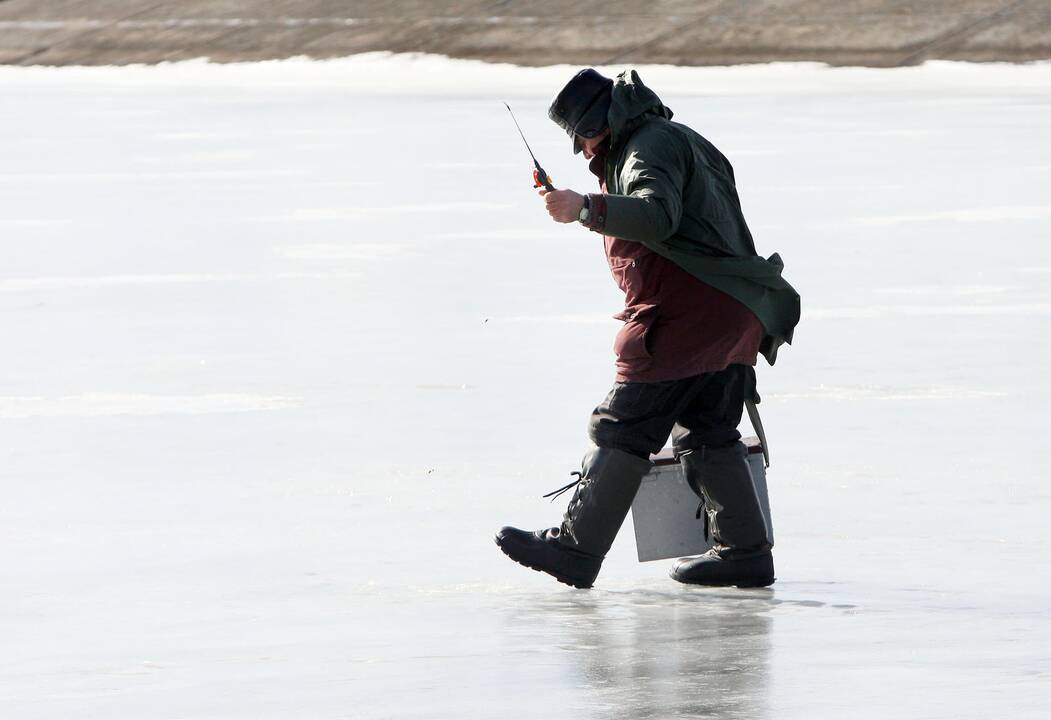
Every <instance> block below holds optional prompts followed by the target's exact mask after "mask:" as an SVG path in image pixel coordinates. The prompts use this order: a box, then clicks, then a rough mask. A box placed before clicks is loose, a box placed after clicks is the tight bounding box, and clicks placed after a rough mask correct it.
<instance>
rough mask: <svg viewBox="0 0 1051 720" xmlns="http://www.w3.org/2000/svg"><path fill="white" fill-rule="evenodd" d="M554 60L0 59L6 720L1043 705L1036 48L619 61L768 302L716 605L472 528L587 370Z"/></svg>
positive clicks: (601, 375) (597, 336) (573, 443)
mask: <svg viewBox="0 0 1051 720" xmlns="http://www.w3.org/2000/svg"><path fill="white" fill-rule="evenodd" d="M574 70H575V68H569V67H561V68H545V69H519V68H513V67H507V66H485V65H481V64H477V63H470V62H453V61H446V60H442V59H436V58H416V59H413V58H385V57H377V56H363V57H359V58H352V59H348V60H342V61H334V62H318V63H311V62H306V61H302V62H301V61H289V62H284V63H266V64H259V65H240V66H238V65H232V66H210V65H206V64H203V63H189V64H182V65H174V66H161V67H154V68H121V69H118V68H95V69H78V68H64V69H42V68H10V67H0V89H2V93H0V158H2V159H3V162H2V165H0V238H2V242H0V313H2V314H0V318H2V327H3V349H4V352H3V353H2V355H0V434H2V437H3V442H2V444H0V487H2V489H3V502H2V503H0V582H2V587H3V590H4V592H3V593H2V595H0V637H3V643H2V646H0V716H3V717H5V718H19V719H23V718H34V719H36V718H49V719H51V718H53V719H56V720H57V719H62V720H65V719H67V718H72V717H99V718H107V719H116V718H120V719H124V718H127V719H129V720H131V719H135V720H141V719H142V718H154V719H160V718H164V719H167V718H173V719H174V718H222V719H224V720H226V719H230V718H252V719H259V718H283V719H284V718H362V719H373V718H375V719H378V718H491V717H494V716H507V717H513V718H517V717H527V716H533V715H539V716H560V717H561V716H566V717H573V718H608V717H619V718H672V717H704V718H769V719H770V720H784V719H788V718H799V719H803V718H806V719H808V720H809V719H811V718H837V717H844V716H848V715H849V716H850V717H852V718H854V719H855V720H859V719H861V718H873V719H875V718H881V719H882V718H892V717H893V718H903V717H905V718H925V719H930V718H946V719H949V718H952V719H954V720H955V719H958V718H991V717H1011V718H1015V719H1020V718H1043V717H1046V715H1047V708H1048V707H1049V706H1051V616H1049V604H1051V562H1049V557H1051V541H1049V539H1048V532H1047V527H1048V522H1047V517H1048V514H1049V512H1051V490H1049V485H1048V483H1047V481H1046V477H1047V476H1046V474H1045V473H1046V472H1047V470H1046V468H1047V467H1048V466H1049V464H1051V450H1049V445H1051V444H1049V443H1048V442H1047V440H1046V438H1045V437H1044V435H1045V433H1046V432H1047V430H1048V426H1049V422H1048V407H1049V404H1051V379H1049V378H1048V373H1047V367H1048V360H1047V358H1048V355H1049V353H1051V333H1049V332H1048V331H1049V329H1051V322H1049V320H1051V289H1049V283H1051V249H1049V243H1051V203H1049V200H1051V197H1049V188H1051V140H1049V135H1048V131H1049V128H1051V65H1035V66H1028V67H1013V66H998V65H987V66H969V65H954V64H945V63H938V64H930V65H926V66H924V67H920V68H910V69H901V70H857V69H827V68H821V67H816V66H791V65H780V66H756V67H745V68H730V69H719V68H709V69H701V68H693V69H676V68H640V74H641V75H642V77H643V79H644V80H645V81H646V83H647V84H648V85H650V86H651V87H652V88H654V89H655V90H656V91H657V92H658V93H659V94H660V95H661V96H662V99H663V100H664V101H665V102H666V103H667V104H668V105H669V106H670V107H671V108H672V109H673V110H674V111H675V112H676V119H678V120H681V121H683V122H685V123H687V124H689V125H691V126H692V127H694V128H695V129H697V130H698V131H700V132H701V133H702V134H704V135H706V136H707V137H708V138H709V139H711V140H712V141H713V142H715V143H716V144H717V145H718V146H719V147H720V148H721V149H722V150H723V151H724V152H725V153H726V154H727V156H728V157H729V158H730V159H731V161H732V162H733V163H734V165H735V168H736V172H737V177H738V181H739V190H740V193H741V197H742V200H743V203H744V208H745V213H746V215H747V217H748V218H749V221H750V223H751V225H752V229H753V232H754V234H755V237H756V244H757V246H758V248H759V251H760V252H761V253H763V254H765V255H768V254H770V253H772V252H774V251H778V252H780V253H781V254H782V256H783V257H784V259H785V262H786V265H787V267H786V275H787V277H788V278H789V279H790V280H791V281H792V283H793V284H794V285H795V286H796V288H797V289H798V290H799V291H800V293H801V295H802V297H803V308H804V310H803V321H802V323H801V325H800V327H799V329H798V331H797V333H796V344H795V346H794V347H786V348H784V349H783V350H782V352H781V355H780V358H779V360H778V364H777V366H776V367H775V368H769V367H766V366H765V365H763V366H761V367H760V368H759V383H760V392H761V393H762V394H763V398H764V402H763V404H762V406H761V410H762V411H763V418H764V422H765V424H766V427H767V432H768V434H769V436H770V444H771V450H772V455H773V458H772V459H773V465H772V467H771V468H770V470H769V472H768V478H769V485H770V496H771V503H772V506H773V513H774V523H775V527H776V529H777V539H778V544H777V547H776V548H775V552H774V554H775V559H776V563H777V576H778V581H777V583H776V584H775V585H774V586H773V587H772V588H770V589H765V590H748V591H743V590H727V589H700V588H692V587H684V586H680V585H678V584H677V583H675V582H673V581H672V580H670V579H669V578H668V577H667V570H668V567H669V566H670V561H667V562H655V563H646V564H639V563H637V562H636V561H635V559H634V541H633V537H632V533H631V530H630V522H629V523H628V524H626V525H625V528H624V531H623V532H622V533H621V536H620V537H619V538H618V541H617V543H616V544H615V545H614V548H613V551H612V553H611V555H610V557H609V559H608V560H607V562H606V564H605V567H604V570H603V573H602V575H601V576H600V577H599V580H598V583H597V584H596V587H595V589H593V590H591V591H577V590H572V589H569V588H566V587H565V586H563V585H560V584H558V583H555V582H554V581H552V580H551V579H549V578H548V577H546V576H542V575H540V574H538V573H534V572H531V571H528V570H525V569H524V568H522V567H520V566H518V565H515V564H513V563H511V562H509V561H508V560H507V559H506V558H505V557H504V556H503V555H501V554H500V552H499V551H498V550H497V548H496V547H495V546H494V544H493V541H492V534H493V532H494V531H495V530H496V529H498V528H499V527H500V526H501V525H504V524H514V525H518V526H520V527H542V526H550V525H552V524H555V523H557V521H558V520H559V518H560V517H561V513H562V511H563V509H564V505H563V504H562V502H560V503H557V504H556V505H549V504H547V502H546V501H542V500H541V499H540V497H539V496H540V495H541V494H542V493H544V492H546V491H548V490H551V489H554V488H556V487H559V486H561V485H563V484H564V483H565V482H567V481H568V477H567V473H568V472H569V471H570V470H573V469H575V468H576V467H577V466H578V463H579V459H580V457H581V455H582V454H583V452H584V451H585V449H586V442H587V436H586V432H585V430H586V423H587V419H588V415H589V413H590V411H591V409H592V407H593V406H594V405H595V404H596V403H597V402H598V401H599V400H601V399H602V397H603V396H604V395H605V393H606V391H607V390H608V387H609V384H610V383H611V382H612V379H613V370H612V350H611V346H612V339H613V335H614V333H615V331H616V326H617V323H616V321H614V320H612V319H610V316H611V315H612V314H613V313H614V312H616V311H617V309H618V308H619V303H620V297H619V293H618V291H617V289H616V288H615V286H614V285H613V282H612V280H611V279H610V277H609V273H608V270H607V268H606V266H605V262H604V259H603V254H602V246H601V239H600V238H599V236H597V235H594V234H592V233H588V232H586V231H584V230H582V229H580V228H578V227H575V226H568V227H567V226H557V225H555V224H554V223H552V222H550V220H548V219H547V215H546V213H545V212H544V210H543V207H542V204H541V202H540V201H539V200H538V199H537V198H536V196H535V194H534V191H533V190H532V188H531V180H530V172H531V167H530V163H529V159H528V156H527V155H526V154H525V150H524V149H523V147H522V145H521V141H520V140H519V138H518V135H517V133H516V132H515V129H514V126H513V124H512V123H511V121H510V118H509V117H508V115H507V111H506V110H505V109H504V107H503V105H502V104H501V102H500V101H502V100H507V101H508V102H510V103H511V105H512V107H513V108H514V109H515V112H516V114H517V115H518V118H519V121H520V122H521V123H522V125H523V129H524V130H525V132H526V133H527V135H528V137H529V140H530V144H531V145H532V146H533V149H534V150H535V151H536V152H537V154H538V156H539V158H540V159H541V162H543V163H544V165H545V167H546V168H547V170H548V171H549V172H550V173H551V175H552V176H553V178H554V180H555V183H556V185H560V186H568V187H573V188H575V189H577V190H589V189H591V188H592V187H593V185H594V180H593V178H591V177H590V176H589V175H588V174H587V172H586V169H585V167H584V163H583V162H582V161H581V160H580V159H579V158H575V157H573V156H572V155H571V154H570V152H569V142H568V140H567V138H566V137H565V135H564V134H562V132H561V131H560V130H559V129H558V128H557V127H556V126H555V125H554V124H552V123H551V122H549V121H548V120H547V118H546V108H547V104H548V102H549V101H550V98H551V97H553V95H554V94H555V92H557V90H558V89H559V88H560V87H561V86H562V84H564V83H565V81H566V80H568V78H569V77H570V76H571V75H572V73H573V72H574ZM618 70H619V68H610V69H608V71H609V72H616V71H618ZM745 431H746V433H747V432H748V430H747V429H745ZM565 499H566V496H563V498H562V499H561V501H564V500H565Z"/></svg>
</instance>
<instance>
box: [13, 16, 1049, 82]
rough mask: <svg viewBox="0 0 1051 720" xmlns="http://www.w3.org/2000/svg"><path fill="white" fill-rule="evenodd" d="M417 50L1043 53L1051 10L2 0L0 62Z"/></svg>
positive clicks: (559, 57) (1017, 58)
mask: <svg viewBox="0 0 1051 720" xmlns="http://www.w3.org/2000/svg"><path fill="white" fill-rule="evenodd" d="M372 51H392V52H426V53H437V54H442V55H449V56H452V57H460V58H474V59H479V60H487V61H492V62H510V63H517V64H522V65H552V64H560V63H569V64H577V65H605V64H613V63H640V64H641V63H670V64H676V65H728V64H739V63H759V62H770V61H778V60H783V61H819V62H826V63H829V64H833V65H867V66H876V67H895V66H901V65H913V64H917V63H921V62H923V61H925V60H931V59H946V60H971V61H982V62H988V61H1006V62H1026V61H1033V60H1045V59H1051V0H1010V1H1006V0H733V1H731V0H694V1H692V2H688V1H687V0H649V1H648V2H627V1H621V0H607V1H605V2H595V1H594V0H578V1H577V2H562V1H556V0H535V1H534V2H521V1H515V0H390V1H386V2H384V1H382V0H348V1H345V2H334V1H331V0H298V1H296V2H289V1H287V0H266V1H264V0H215V1H212V2H203V1H200V0H185V1H183V2H156V1H155V0H0V64H11V65H102V64H129V63H156V62H163V61H173V60H186V59H190V58H199V57H208V58H211V59H212V60H213V61H216V62H234V61H246V60H270V59H279V58H287V57H293V56H308V57H313V58H331V57H340V56H345V55H353V54H356V53H362V52H372Z"/></svg>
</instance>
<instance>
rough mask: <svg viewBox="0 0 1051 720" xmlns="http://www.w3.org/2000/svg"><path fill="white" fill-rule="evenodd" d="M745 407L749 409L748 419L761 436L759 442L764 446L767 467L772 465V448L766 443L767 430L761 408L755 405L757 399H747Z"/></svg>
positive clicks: (764, 460)
mask: <svg viewBox="0 0 1051 720" xmlns="http://www.w3.org/2000/svg"><path fill="white" fill-rule="evenodd" d="M744 409H745V410H747V411H748V419H749V421H751V423H752V428H753V429H755V434H756V435H758V436H759V444H760V445H761V446H762V448H763V462H764V463H766V467H770V449H769V447H768V446H767V444H766V431H765V430H763V420H762V418H760V417H759V408H757V407H756V406H755V400H753V399H751V398H749V399H747V400H745V401H744Z"/></svg>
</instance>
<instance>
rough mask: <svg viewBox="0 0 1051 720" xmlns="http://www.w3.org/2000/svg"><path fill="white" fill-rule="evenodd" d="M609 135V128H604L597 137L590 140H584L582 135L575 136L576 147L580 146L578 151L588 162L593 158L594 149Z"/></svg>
mask: <svg viewBox="0 0 1051 720" xmlns="http://www.w3.org/2000/svg"><path fill="white" fill-rule="evenodd" d="M608 135H609V128H606V129H605V130H603V131H602V132H600V133H599V134H598V135H596V136H595V137H592V138H586V137H584V136H583V135H577V145H579V146H580V151H581V152H582V153H584V157H586V158H587V159H588V160H590V159H591V158H593V157H595V149H596V148H598V146H599V145H601V144H602V141H603V140H605V139H606V137H607V136H608Z"/></svg>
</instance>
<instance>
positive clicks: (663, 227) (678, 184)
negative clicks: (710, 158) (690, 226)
mask: <svg viewBox="0 0 1051 720" xmlns="http://www.w3.org/2000/svg"><path fill="white" fill-rule="evenodd" d="M633 140H634V138H633ZM641 140H642V141H641V142H632V143H631V145H629V147H628V148H627V149H626V152H627V159H626V160H625V161H624V166H623V169H622V170H621V173H620V178H619V184H620V187H621V189H622V190H621V191H622V193H623V194H620V195H607V196H606V222H605V227H604V228H603V232H604V233H605V234H606V235H611V236H613V237H618V238H621V239H623V240H634V241H636V242H641V243H642V244H644V245H653V244H656V243H659V242H661V241H663V240H665V239H667V238H668V237H670V236H671V235H674V234H675V232H676V230H678V228H679V220H680V219H681V218H682V196H683V187H684V186H685V183H686V175H687V172H688V168H687V164H688V158H687V156H686V153H685V152H684V150H683V149H682V146H681V144H680V142H677V141H678V138H675V137H669V136H668V135H667V134H662V135H659V136H656V137H654V136H652V135H651V136H650V137H649V138H642V139H641ZM655 140H657V141H658V142H654V141H655Z"/></svg>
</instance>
